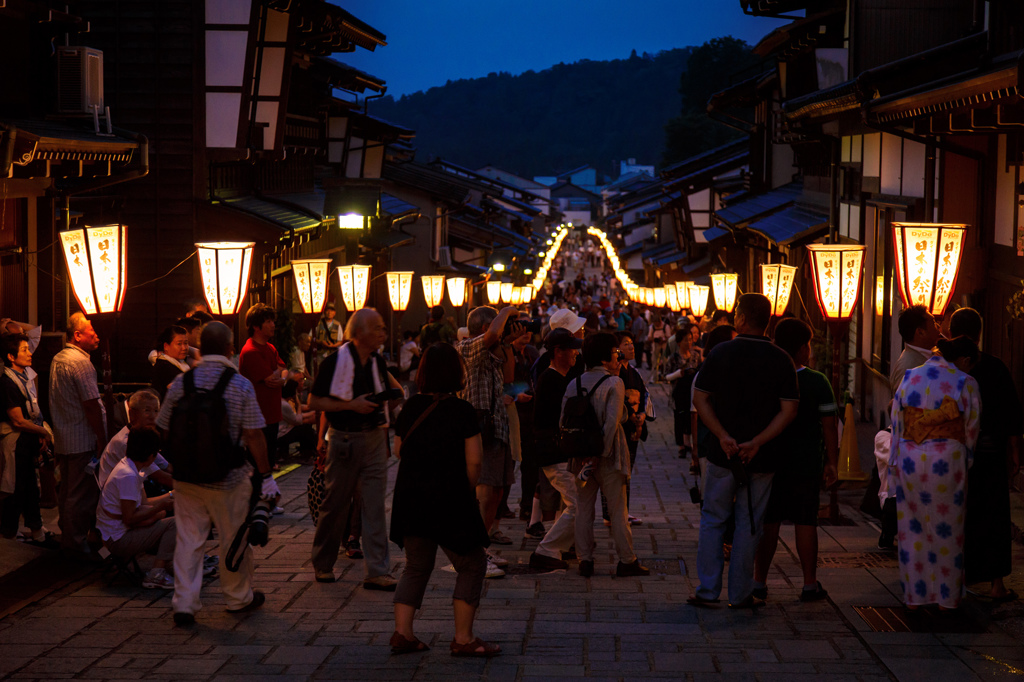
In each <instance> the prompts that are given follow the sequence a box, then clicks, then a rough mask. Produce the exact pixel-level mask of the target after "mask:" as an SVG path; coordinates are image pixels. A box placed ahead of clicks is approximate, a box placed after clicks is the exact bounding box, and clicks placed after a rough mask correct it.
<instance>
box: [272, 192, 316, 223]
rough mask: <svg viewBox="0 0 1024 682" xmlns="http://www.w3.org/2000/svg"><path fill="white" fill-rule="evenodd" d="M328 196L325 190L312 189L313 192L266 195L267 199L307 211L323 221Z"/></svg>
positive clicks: (301, 211) (312, 216)
mask: <svg viewBox="0 0 1024 682" xmlns="http://www.w3.org/2000/svg"><path fill="white" fill-rule="evenodd" d="M326 198H327V194H326V193H325V192H323V191H316V190H314V191H312V192H296V193H294V194H274V195H267V196H264V199H266V200H267V201H271V202H275V203H279V204H281V205H282V206H284V207H286V208H290V209H295V210H297V211H299V212H300V213H305V214H307V215H309V216H310V217H311V218H319V219H320V220H321V221H323V219H324V216H325V215H326V214H325V213H324V201H325V200H326Z"/></svg>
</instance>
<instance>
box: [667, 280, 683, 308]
mask: <svg viewBox="0 0 1024 682" xmlns="http://www.w3.org/2000/svg"><path fill="white" fill-rule="evenodd" d="M665 298H666V299H667V300H668V309H669V310H671V311H672V312H674V313H678V312H679V311H680V307H679V295H678V294H677V293H676V285H675V284H666V285H665Z"/></svg>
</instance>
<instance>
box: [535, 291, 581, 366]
mask: <svg viewBox="0 0 1024 682" xmlns="http://www.w3.org/2000/svg"><path fill="white" fill-rule="evenodd" d="M586 323H587V321H586V319H584V318H582V317H580V316H579V315H577V314H576V313H574V312H573V311H571V310H565V309H563V310H559V311H557V312H556V313H555V314H554V315H552V316H551V319H550V320H549V321H548V326H549V327H550V328H551V331H554V330H556V329H565V330H568V332H569V333H570V334H572V335H573V336H574V337H575V338H577V339H580V340H582V339H583V325H585V324H586ZM551 357H552V356H551V353H549V352H547V349H546V348H545V352H544V353H543V354H542V355H541V356H540V357H539V358H537V361H536V362H535V363H533V368H531V369H530V373H531V374H533V383H534V384H536V383H537V381H538V380H539V379H540V375H541V374H543V373H544V370H546V369H547V368H548V367H550V366H551ZM586 369H587V368H586V366H585V365H584V364H583V356H582V355H577V357H576V364H574V365H573V366H572V368H570V369H569V374H568V379H569V381H572V380H573V379H575V378H576V377H578V376H582V375H583V372H585V371H586Z"/></svg>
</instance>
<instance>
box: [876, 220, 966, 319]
mask: <svg viewBox="0 0 1024 682" xmlns="http://www.w3.org/2000/svg"><path fill="white" fill-rule="evenodd" d="M966 234H967V226H966V225H963V224H945V223H893V224H892V235H893V243H894V245H895V247H896V281H897V283H898V286H899V289H900V297H902V298H903V306H904V307H905V308H909V307H910V306H914V305H923V306H925V307H927V308H928V312H929V313H931V314H932V315H933V316H934V317H936V318H939V319H941V318H942V316H943V315H944V314H945V312H946V306H947V305H949V300H950V298H952V296H953V290H954V289H955V288H956V278H957V273H958V272H959V270H960V256H961V254H962V253H963V246H964V237H965V236H966Z"/></svg>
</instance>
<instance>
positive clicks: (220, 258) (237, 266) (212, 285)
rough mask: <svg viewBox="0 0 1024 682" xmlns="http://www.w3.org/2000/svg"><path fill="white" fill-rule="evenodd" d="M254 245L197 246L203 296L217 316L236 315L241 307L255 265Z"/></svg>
mask: <svg viewBox="0 0 1024 682" xmlns="http://www.w3.org/2000/svg"><path fill="white" fill-rule="evenodd" d="M253 246H254V244H253V243H252V242H209V243H204V244H196V249H197V250H198V252H199V273H200V274H201V275H202V279H203V295H204V296H205V297H206V303H207V305H209V306H210V312H211V313H213V314H214V315H234V314H235V313H237V312H238V311H239V309H240V308H241V307H242V299H244V298H245V294H246V291H247V289H248V285H249V269H250V268H251V266H252V247H253Z"/></svg>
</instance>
